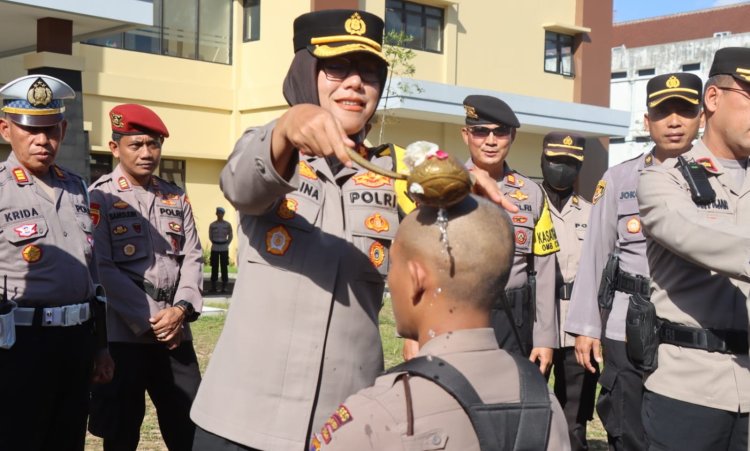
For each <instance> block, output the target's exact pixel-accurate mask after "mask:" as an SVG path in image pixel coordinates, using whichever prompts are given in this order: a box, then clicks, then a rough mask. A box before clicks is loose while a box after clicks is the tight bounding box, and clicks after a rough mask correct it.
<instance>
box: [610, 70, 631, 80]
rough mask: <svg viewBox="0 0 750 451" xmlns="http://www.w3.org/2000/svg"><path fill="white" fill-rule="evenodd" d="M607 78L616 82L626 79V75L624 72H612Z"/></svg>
mask: <svg viewBox="0 0 750 451" xmlns="http://www.w3.org/2000/svg"><path fill="white" fill-rule="evenodd" d="M609 78H611V79H612V80H617V79H619V78H628V73H627V72H625V71H622V72H612V75H611V76H610V77H609Z"/></svg>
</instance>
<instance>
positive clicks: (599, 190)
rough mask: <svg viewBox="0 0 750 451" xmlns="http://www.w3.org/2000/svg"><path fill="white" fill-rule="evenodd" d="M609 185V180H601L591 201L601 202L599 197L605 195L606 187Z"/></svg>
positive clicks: (593, 202)
mask: <svg viewBox="0 0 750 451" xmlns="http://www.w3.org/2000/svg"><path fill="white" fill-rule="evenodd" d="M606 186H607V182H605V181H604V180H599V183H597V184H596V190H594V197H592V198H591V203H592V204H594V205H596V203H597V202H599V199H601V198H602V196H603V195H604V188H605V187H606Z"/></svg>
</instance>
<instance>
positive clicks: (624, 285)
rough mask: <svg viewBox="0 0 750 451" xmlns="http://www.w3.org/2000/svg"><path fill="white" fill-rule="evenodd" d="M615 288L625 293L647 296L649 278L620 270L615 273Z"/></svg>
mask: <svg viewBox="0 0 750 451" xmlns="http://www.w3.org/2000/svg"><path fill="white" fill-rule="evenodd" d="M615 290H617V291H622V292H623V293H627V294H640V295H641V296H645V297H649V296H650V294H651V279H649V278H648V277H643V276H641V275H634V274H630V273H627V272H625V271H622V270H620V271H619V272H618V273H617V281H616V282H615Z"/></svg>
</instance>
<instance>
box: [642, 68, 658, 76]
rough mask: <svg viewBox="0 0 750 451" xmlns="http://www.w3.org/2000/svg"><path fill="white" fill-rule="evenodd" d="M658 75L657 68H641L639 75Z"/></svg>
mask: <svg viewBox="0 0 750 451" xmlns="http://www.w3.org/2000/svg"><path fill="white" fill-rule="evenodd" d="M653 75H656V69H654V68H651V69H639V70H638V76H639V77H650V76H653Z"/></svg>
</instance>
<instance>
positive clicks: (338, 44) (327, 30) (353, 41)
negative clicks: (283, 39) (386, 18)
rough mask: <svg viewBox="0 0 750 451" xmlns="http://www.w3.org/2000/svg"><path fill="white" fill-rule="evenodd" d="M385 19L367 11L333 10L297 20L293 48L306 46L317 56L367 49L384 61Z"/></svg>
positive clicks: (323, 56) (300, 17)
mask: <svg viewBox="0 0 750 451" xmlns="http://www.w3.org/2000/svg"><path fill="white" fill-rule="evenodd" d="M382 45H383V20H382V19H381V18H380V17H378V16H376V15H374V14H370V13H368V12H366V11H356V10H351V9H330V10H323V11H314V12H311V13H307V14H303V15H301V16H299V17H297V19H295V20H294V51H295V52H297V51H299V50H301V49H305V48H306V49H307V50H309V51H310V53H312V54H313V55H314V56H316V57H317V58H330V57H334V56H339V55H346V54H348V53H353V52H368V53H372V54H373V55H376V56H378V57H379V58H380V59H382V60H383V61H385V56H384V55H383V51H382Z"/></svg>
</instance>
